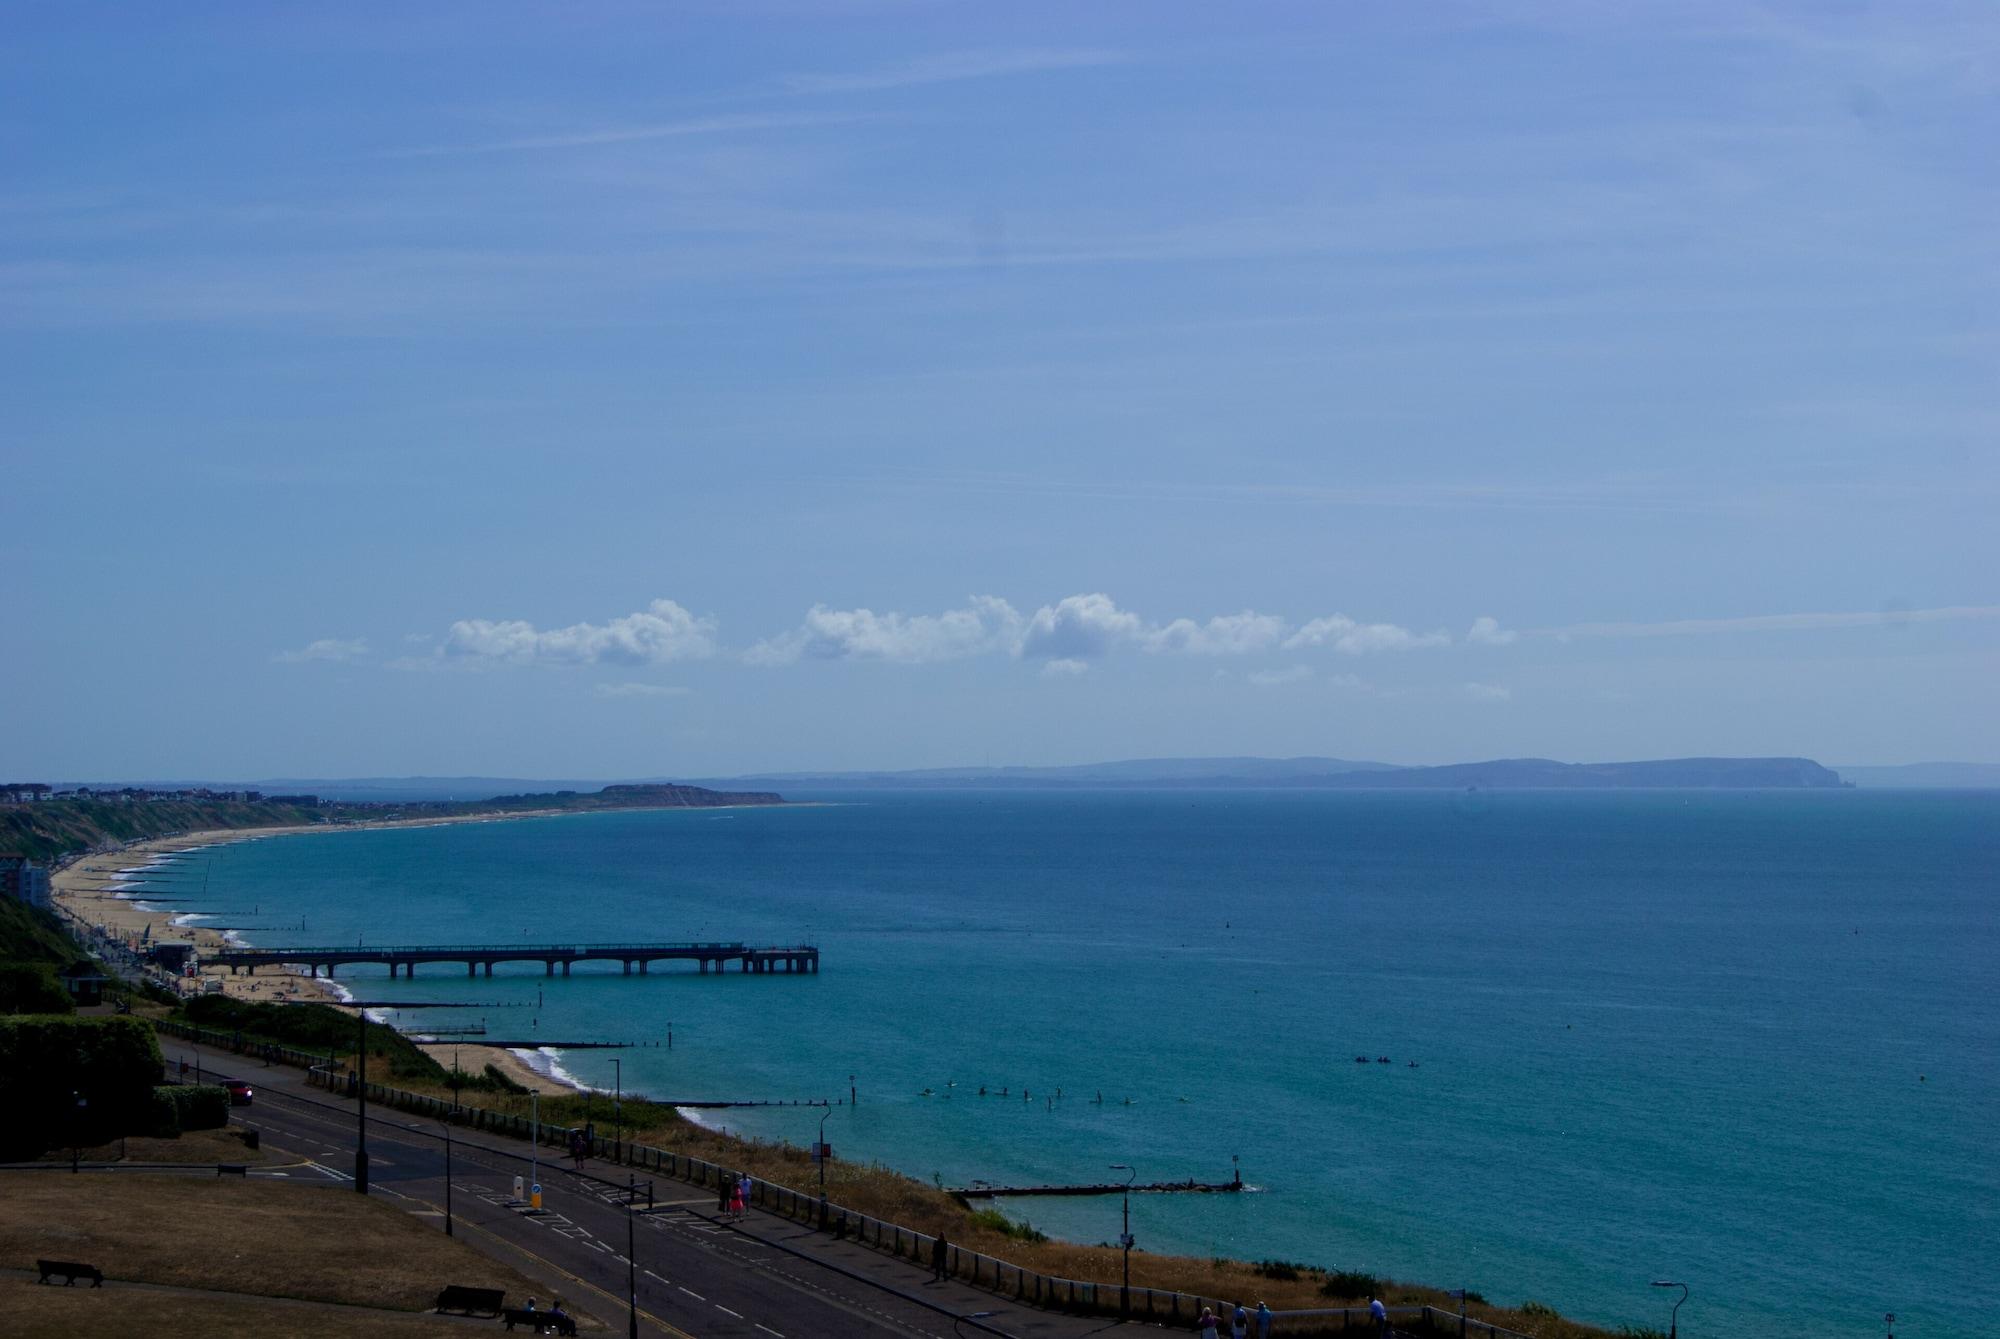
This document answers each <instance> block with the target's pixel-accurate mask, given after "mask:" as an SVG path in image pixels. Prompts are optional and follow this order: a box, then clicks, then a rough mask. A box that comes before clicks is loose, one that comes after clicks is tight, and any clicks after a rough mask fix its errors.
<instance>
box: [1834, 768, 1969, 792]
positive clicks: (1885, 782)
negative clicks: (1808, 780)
mask: <svg viewBox="0 0 2000 1339" xmlns="http://www.w3.org/2000/svg"><path fill="white" fill-rule="evenodd" d="M1835 770H1836V771H1838V772H1839V773H1840V774H1841V776H1843V777H1845V778H1846V779H1847V780H1849V781H1852V782H1853V783H1854V784H1855V785H1857V786H1860V787H1862V788H1863V789H1864V790H1882V789H1892V788H1905V789H1911V790H1916V789H1930V790H1993V789H2000V763H1990V762H1913V763H1905V764H1903V765H1902V766H1900V767H1840V768H1836V769H1835Z"/></svg>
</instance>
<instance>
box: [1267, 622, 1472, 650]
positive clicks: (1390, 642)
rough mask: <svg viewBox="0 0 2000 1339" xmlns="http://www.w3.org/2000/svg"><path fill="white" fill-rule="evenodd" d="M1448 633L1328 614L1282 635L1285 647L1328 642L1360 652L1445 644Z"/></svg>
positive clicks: (1447, 641)
mask: <svg viewBox="0 0 2000 1339" xmlns="http://www.w3.org/2000/svg"><path fill="white" fill-rule="evenodd" d="M1449 645H1451V636H1450V634H1448V633H1443V632H1421V633H1419V632H1411V631H1410V630H1409V629H1408V628H1405V627H1399V626H1397V625H1396V624H1394V623H1361V622H1357V621H1356V620H1354V619H1351V618H1349V617H1348V616H1347V615H1346V614H1329V615H1327V616H1326V617H1325V618H1316V619H1313V620H1312V621H1311V622H1310V623H1307V624H1306V625H1305V626H1303V627H1301V628H1300V629H1299V630H1298V631H1297V632H1295V633H1293V634H1292V635H1291V636H1290V637H1287V638H1286V639H1285V649H1286V650H1287V651H1297V650H1300V649H1302V648H1304V647H1308V646H1331V647H1332V648H1333V649H1334V650H1336V651H1339V652H1341V653H1342V654H1344V655H1350V656H1363V655H1368V654H1370V653H1372V652H1376V651H1410V650H1415V649H1417V648H1419V647H1426V646H1449Z"/></svg>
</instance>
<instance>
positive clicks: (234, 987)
mask: <svg viewBox="0 0 2000 1339" xmlns="http://www.w3.org/2000/svg"><path fill="white" fill-rule="evenodd" d="M572 812H574V811H570V810H561V809H545V810H532V811H526V812H522V813H518V814H506V815H493V814H467V815H464V816H462V817H460V816H445V817H432V818H412V819H383V820H380V821H376V822H366V823H348V824H341V825H339V826H337V827H334V826H321V825H317V824H315V825H310V826H292V827H275V828H218V829H212V830H209V831H204V832H188V833H182V834H180V835H178V836H174V837H156V838H149V839H147V840H144V841H137V842H131V843H129V844H127V845H125V846H121V847H119V848H117V849H116V850H113V851H102V852H95V853H90V854H85V855H82V856H79V857H77V858H75V859H74V860H72V861H71V862H70V863H69V864H67V865H65V866H64V867H63V868H61V869H59V870H57V871H55V872H54V873H53V874H52V875H51V876H50V879H49V892H50V897H51V900H52V901H53V902H54V903H55V905H56V906H57V907H58V908H59V909H60V910H61V911H62V912H63V913H64V914H66V915H67V916H69V917H70V918H72V919H73V920H76V921H79V922H82V923H83V924H85V925H88V926H91V927H92V928H94V929H96V930H98V931H99V932H101V933H104V934H106V935H108V936H109V937H111V938H113V939H116V940H119V941H120V942H126V943H129V942H130V941H132V940H134V939H137V938H139V937H140V936H141V935H144V934H147V933H148V932H149V931H150V938H151V939H153V940H155V941H158V940H162V939H172V940H185V941H187V942H190V943H193V944H194V945H195V946H196V948H197V949H198V950H200V949H220V948H225V947H228V946H230V944H231V942H232V941H231V937H230V932H228V931H224V930H212V929H208V928H206V927H205V926H203V925H202V924H201V923H200V922H195V923H192V924H182V923H178V922H179V918H180V916H181V915H183V914H184V913H180V912H175V911H172V910H170V909H168V908H166V907H162V906H159V905H157V904H154V905H148V904H146V903H145V900H144V899H143V898H142V897H137V896H134V895H133V894H132V892H131V891H130V887H129V883H128V880H130V879H131V878H133V877H134V876H136V875H138V874H139V873H140V872H141V871H143V870H146V869H148V868H152V867H155V866H157V865H159V864H162V863H164V859H165V857H168V856H172V855H177V854H185V853H188V852H192V851H199V850H204V849H207V848H209V847H215V846H228V845H234V844H236V843H238V842H245V841H262V840H264V839H266V838H270V837H290V836H297V835H299V834H302V833H330V832H357V831H366V830H369V829H377V828H413V827H441V826H444V825H447V824H458V823H511V822H515V821H518V820H521V819H530V818H562V817H566V816H568V815H569V814H570V813H572ZM121 876H123V877H121ZM121 890H122V891H121ZM186 981H187V983H188V984H189V986H190V987H191V988H189V989H184V990H183V991H182V993H183V995H184V996H193V995H195V994H197V993H199V992H201V991H202V990H204V989H206V988H207V983H208V982H210V981H219V982H220V983H221V986H220V990H221V993H222V994H224V995H227V996H229V997H230V998H232V999H239V1000H249V1001H258V1002H263V1003H278V1002H288V1001H311V1002H313V1003H318V1004H325V1005H328V1006H330V1007H332V1008H335V1009H339V1010H340V1011H341V1012H343V1013H348V1014H353V1013H356V1012H358V1011H357V1010H356V1009H355V1008H354V1007H353V1005H352V1003H351V1001H352V1000H353V999H354V995H353V993H352V992H351V991H350V990H348V989H347V987H346V986H344V985H342V984H341V983H340V982H338V981H334V980H332V979H329V978H323V977H309V976H300V975H299V974H298V973H297V972H295V971H293V970H291V969H289V968H281V969H279V970H278V971H277V972H276V973H275V974H273V973H266V974H264V975H261V976H248V975H232V974H230V973H227V972H208V973H203V974H202V975H199V976H195V977H189V978H186ZM375 1021H378V1022H379V1021H381V1020H380V1019H376V1020H375ZM400 1030H402V1029H399V1031H400ZM416 1045H417V1047H418V1048H419V1049H420V1050H422V1051H423V1052H424V1053H425V1054H426V1055H428V1056H430V1057H431V1059H433V1060H436V1061H437V1062H438V1063H440V1064H442V1065H444V1066H446V1067H447V1068H449V1067H450V1066H451V1064H452V1063H453V1060H454V1058H456V1060H457V1062H458V1063H459V1064H460V1065H462V1066H463V1067H464V1068H466V1069H467V1070H469V1071H471V1072H474V1073H478V1072H480V1071H482V1070H483V1069H484V1068H485V1067H486V1066H487V1065H489V1064H490V1065H492V1066H493V1067H494V1068H495V1069H497V1070H499V1071H500V1072H501V1073H502V1074H505V1075H506V1076H507V1077H508V1078H509V1079H511V1080H513V1081H514V1082H515V1083H518V1084H521V1085H522V1086H523V1087H525V1088H529V1089H531V1090H533V1091H535V1092H539V1093H541V1094H543V1095H545V1096H547V1095H559V1094H566V1093H576V1092H582V1091H584V1090H585V1088H586V1085H584V1084H582V1083H581V1082H578V1081H576V1080H575V1079H574V1077H573V1076H571V1075H569V1074H568V1073H567V1071H565V1070H563V1069H562V1067H561V1064H560V1063H559V1062H558V1061H557V1059H556V1058H555V1057H554V1056H551V1055H549V1054H547V1053H546V1051H542V1052H536V1053H535V1054H534V1059H533V1060H530V1059H528V1058H526V1057H524V1056H523V1055H522V1054H520V1053H519V1052H516V1051H512V1050H509V1049H507V1048H505V1047H501V1046H487V1045H485V1044H483V1043H475V1042H417V1043H416Z"/></svg>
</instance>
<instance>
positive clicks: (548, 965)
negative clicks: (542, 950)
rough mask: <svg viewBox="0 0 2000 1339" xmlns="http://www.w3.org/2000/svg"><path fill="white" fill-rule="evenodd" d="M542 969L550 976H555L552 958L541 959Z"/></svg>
mask: <svg viewBox="0 0 2000 1339" xmlns="http://www.w3.org/2000/svg"><path fill="white" fill-rule="evenodd" d="M542 967H543V969H544V970H546V971H547V972H548V974H549V975H550V976H554V975H555V974H556V960H555V959H554V958H545V959H543V961H542Z"/></svg>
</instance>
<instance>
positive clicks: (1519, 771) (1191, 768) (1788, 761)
mask: <svg viewBox="0 0 2000 1339" xmlns="http://www.w3.org/2000/svg"><path fill="white" fill-rule="evenodd" d="M701 784H704V785H731V786H743V785H774V786H775V785H782V786H784V787H786V788H787V789H792V790H798V789H807V790H811V789H824V790H867V789H879V790H888V789H899V788H900V789H926V790H935V789H967V790H971V789H994V788H1006V787H1019V788H1023V789H1027V788H1042V789H1047V788H1060V787H1077V788H1084V787H1096V788H1107V787H1110V788H1116V787H1130V788H1140V787H1185V788H1189V789H1194V788H1228V787H1238V786H1241V787H1251V786H1256V787H1285V788H1298V789H1341V790H1421V789H1431V790H1436V789H1464V788H1466V787H1470V786H1476V787H1479V788H1481V789H1488V790H1494V789H1503V788H1508V789H1558V790H1584V789H1598V790H1602V789H1614V788H1623V789H1667V788H1692V789H1712V788H1732V789H1753V788H1760V787H1777V788H1785V789H1800V788H1834V787H1838V786H1840V785H1841V784H1842V781H1841V778H1840V777H1839V775H1838V774H1836V773H1834V772H1831V771H1828V770H1827V769H1826V768H1824V767H1822V766H1820V765H1819V764H1818V763H1816V762H1813V761H1812V760H1811V759H1808V758H1666V759H1660V760H1656V761H1648V762H1610V763H1564V762H1555V761H1553V760H1551V759H1548V758H1502V759H1497V760H1494V761H1491V762H1471V763H1452V764H1449V765H1447V766H1443V767H1397V766H1395V765H1393V764H1391V763H1379V762H1355V761H1350V760H1348V759H1343V758H1140V759H1134V760H1132V761H1129V762H1111V763H1086V764H1083V765H1081V766H1076V767H949V768H927V769H923V770H918V771H908V772H786V773H779V774H775V775H769V776H746V777H729V778H722V779H710V780H704V781H703V782H702V783H701Z"/></svg>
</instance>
